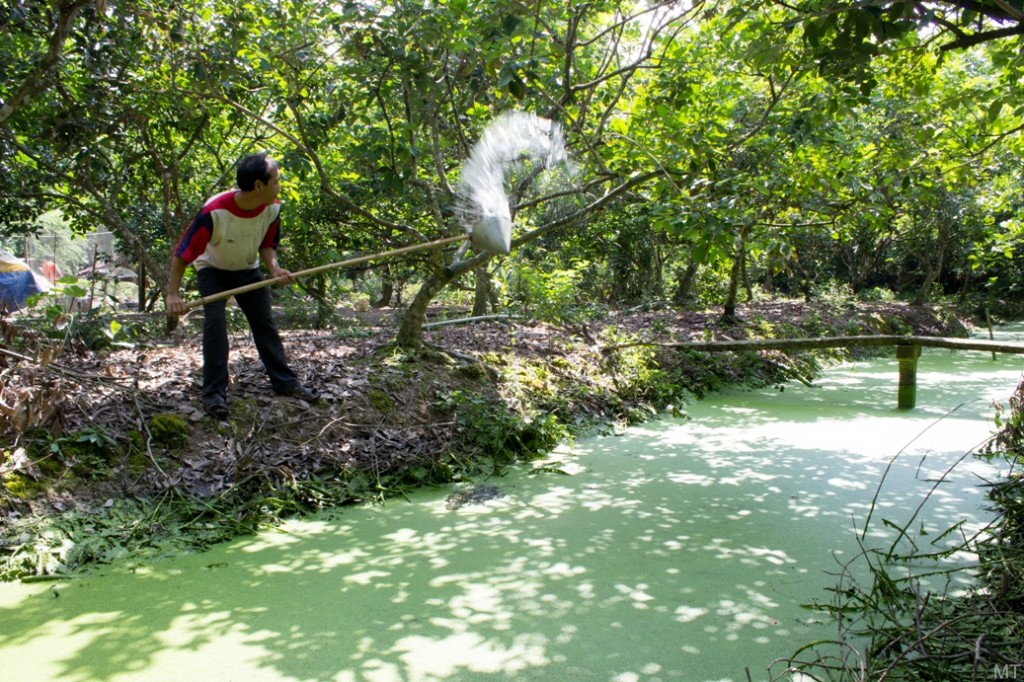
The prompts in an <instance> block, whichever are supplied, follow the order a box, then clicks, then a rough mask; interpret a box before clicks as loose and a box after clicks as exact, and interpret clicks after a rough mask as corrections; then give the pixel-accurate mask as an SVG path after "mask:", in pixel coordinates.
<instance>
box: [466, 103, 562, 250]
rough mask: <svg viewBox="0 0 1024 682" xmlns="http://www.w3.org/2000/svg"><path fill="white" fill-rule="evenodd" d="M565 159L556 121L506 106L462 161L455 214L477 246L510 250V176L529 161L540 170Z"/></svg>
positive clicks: (478, 247)
mask: <svg viewBox="0 0 1024 682" xmlns="http://www.w3.org/2000/svg"><path fill="white" fill-rule="evenodd" d="M565 161H566V152H565V141H564V138H563V136H562V127H561V125H559V124H558V123H555V122H553V121H550V120H548V119H546V118H541V117H540V116H537V115H536V114H530V113H526V112H522V111H506V112H504V113H502V114H501V115H499V116H498V117H497V118H495V119H494V120H493V121H491V122H490V123H489V124H488V125H487V127H486V128H484V131H483V134H482V135H481V136H480V140H479V141H478V142H477V143H476V145H475V146H474V147H473V150H472V152H471V153H470V156H469V159H468V160H467V161H466V163H465V164H464V165H463V167H462V182H461V185H460V187H459V202H458V206H457V215H458V218H459V220H460V221H461V222H462V224H463V225H464V226H465V227H466V231H467V232H471V233H472V235H473V239H472V241H473V245H474V247H475V248H477V249H484V250H487V251H492V252H497V253H508V252H509V250H510V248H511V241H512V215H511V211H510V209H509V197H508V192H507V189H506V180H507V179H508V178H509V177H510V175H511V174H512V172H513V171H515V170H516V169H518V168H520V167H522V166H524V165H529V166H530V167H531V168H534V169H536V168H537V166H538V165H539V167H540V169H541V170H545V169H549V168H552V167H554V166H555V165H557V164H559V163H563V162H565Z"/></svg>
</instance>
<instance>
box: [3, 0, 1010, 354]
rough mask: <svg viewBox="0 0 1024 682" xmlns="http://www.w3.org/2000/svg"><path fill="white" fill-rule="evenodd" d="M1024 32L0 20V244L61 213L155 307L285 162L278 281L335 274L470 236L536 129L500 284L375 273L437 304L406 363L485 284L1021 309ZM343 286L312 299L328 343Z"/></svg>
mask: <svg viewBox="0 0 1024 682" xmlns="http://www.w3.org/2000/svg"><path fill="white" fill-rule="evenodd" d="M1022 22H1024V2H1021V1H1020V0H983V1H982V0H979V1H970V0H965V1H962V2H905V1H900V2H895V1H894V2H869V3H864V2H852V1H850V2H840V1H835V0H804V1H791V2H785V1H781V0H758V1H757V2H727V1H721V2H712V1H697V2H670V1H668V2H629V1H625V2H605V3H587V4H583V5H573V4H569V5H559V4H554V5H552V4H544V3H517V2H507V1H505V0H501V1H499V2H486V3H483V2H474V1H472V0H459V1H456V2H448V3H443V4H435V3H425V2H419V1H413V2H396V3H392V4H389V5H381V4H379V3H373V2H357V1H349V2H344V3H324V2H310V1H306V0H286V1H283V2H281V1H276V0H247V1H246V2H243V3H226V2H221V1H219V0H203V1H199V0H192V1H188V2H173V3H172V2H168V1H167V0H142V1H140V2H133V3H122V2H115V1H111V2H97V1H87V0H64V1H61V2H40V1H34V0H22V1H19V2H12V3H7V4H6V5H5V7H4V8H3V10H2V12H0V60H2V61H3V63H4V64H5V70H4V75H3V77H2V79H0V205H2V206H0V208H2V213H0V215H2V216H3V218H2V219H0V220H2V222H3V233H4V235H6V236H7V237H8V238H9V239H10V238H11V237H13V236H15V235H18V234H24V233H32V232H36V231H38V230H39V221H38V220H37V218H38V216H40V215H41V214H43V213H45V212H47V211H51V210H54V209H59V210H61V211H62V212H63V213H64V215H65V216H66V217H67V219H68V220H69V221H70V223H71V225H72V226H73V227H74V228H75V229H77V230H79V231H87V230H90V229H103V230H109V231H111V232H113V233H114V234H116V235H117V238H118V241H119V243H120V246H121V249H122V251H123V252H125V253H128V254H131V257H132V258H133V259H135V260H137V261H138V262H140V263H142V264H144V266H145V268H146V270H147V271H148V272H150V273H152V275H153V280H154V282H155V284H156V285H157V286H158V287H160V286H163V284H164V279H165V276H164V274H163V273H164V272H165V269H166V262H167V256H168V254H169V251H170V249H171V247H172V246H173V244H174V243H175V241H176V239H177V237H178V235H179V234H180V232H181V230H182V229H183V228H184V226H185V225H186V224H187V223H188V221H189V219H190V218H191V216H192V215H193V214H194V212H195V211H196V210H197V208H198V207H199V205H200V203H201V202H202V201H203V200H204V199H205V198H206V197H207V196H208V195H209V194H211V193H213V192H214V191H216V190H218V189H221V188H223V187H224V186H226V185H229V184H230V183H231V179H232V177H233V173H232V165H233V164H234V162H235V161H236V160H237V159H238V158H239V157H240V156H242V155H243V154H244V153H246V152H249V151H252V150H254V149H267V150H269V151H270V152H271V153H272V154H273V155H275V156H276V157H277V158H279V159H280V161H281V164H282V167H283V169H284V181H285V182H284V184H285V188H284V192H283V201H284V203H285V213H284V216H285V226H286V227H285V229H286V233H285V242H284V245H283V247H282V250H283V259H284V260H285V262H286V263H287V264H288V265H289V267H290V268H291V269H293V270H298V269H303V268H309V267H314V266H318V265H322V264H325V263H329V262H332V261H337V260H341V259H343V258H344V257H346V256H347V255H351V254H355V253H366V252H375V251H381V250H385V249H390V248H395V247H402V246H409V245H413V244H417V243H425V242H427V241H429V240H431V239H434V238H437V237H441V236H446V235H453V234H458V233H460V232H461V231H464V230H466V229H467V227H466V225H464V224H461V221H460V218H459V212H458V211H457V210H456V209H457V206H458V204H459V201H460V196H459V182H460V177H459V174H460V172H461V169H462V167H463V164H464V163H465V161H466V159H467V158H468V157H469V155H470V152H471V150H472V149H473V146H474V144H476V143H477V141H478V140H479V139H480V137H481V135H482V133H483V131H484V129H485V127H486V126H487V124H488V123H490V122H492V121H494V120H495V119H496V118H497V117H498V115H499V114H500V113H502V112H504V111H509V110H518V111H523V112H530V113H532V114H536V115H538V116H542V117H544V118H546V119H550V120H552V121H555V122H557V123H558V124H559V125H560V126H561V128H562V130H563V131H564V134H565V139H566V145H567V149H568V156H569V159H570V160H571V163H572V172H571V174H569V173H564V174H562V175H560V176H558V178H557V182H556V181H554V180H552V179H551V178H550V177H548V178H545V177H544V174H543V173H540V172H538V171H537V169H536V168H534V169H531V168H523V167H518V168H513V167H512V166H513V165H515V164H511V165H510V167H509V168H508V169H507V172H506V174H505V182H506V185H507V190H508V197H509V202H510V210H511V212H512V215H513V216H514V218H515V232H514V241H513V245H514V248H513V252H512V253H511V254H510V255H509V256H507V257H495V255H494V254H490V253H486V252H480V253H475V252H474V251H473V250H472V249H469V250H468V251H467V250H466V249H461V250H459V251H456V252H454V253H453V252H452V251H447V252H440V251H431V252H427V253H423V254H418V255H417V256H415V257H413V258H412V259H411V260H409V261H403V262H402V263H382V264H380V265H378V266H377V268H376V273H377V275H376V276H377V277H378V280H377V283H378V285H379V287H380V292H381V296H380V302H381V303H388V302H390V301H389V300H388V298H389V295H390V294H389V293H388V292H390V291H392V290H393V288H394V287H395V286H396V285H397V286H398V287H401V286H402V285H403V284H404V283H413V282H414V283H415V284H416V285H417V287H416V288H414V289H413V290H414V291H417V292H418V294H417V295H416V296H415V297H414V298H413V300H412V301H411V302H410V303H409V305H408V308H407V313H406V317H405V320H404V323H403V325H402V327H401V331H400V333H399V341H400V342H401V343H403V344H406V345H416V344H417V343H418V342H419V341H420V329H421V326H422V323H423V320H424V313H425V311H426V309H427V306H428V305H429V304H430V303H431V302H432V300H434V298H435V297H436V296H438V295H439V294H441V293H442V292H444V291H445V290H446V289H447V288H448V287H449V286H450V285H451V284H453V283H455V282H457V281H459V280H460V279H461V278H463V276H464V275H467V274H473V275H474V276H475V278H476V283H477V289H478V294H480V292H483V293H482V294H480V295H478V298H477V305H478V307H482V306H486V305H487V304H488V303H487V302H488V301H490V302H491V303H492V304H493V302H494V301H496V300H497V301H500V302H501V303H503V304H506V305H517V304H518V305H527V306H530V305H532V306H533V307H534V308H535V309H536V308H537V307H538V304H539V302H538V300H537V299H538V297H548V298H558V297H560V296H564V297H566V299H568V300H566V301H564V302H560V303H559V304H558V305H556V306H551V307H550V308H551V310H553V311H554V310H557V311H560V313H561V314H563V315H564V314H567V311H569V310H571V308H572V307H573V306H574V305H577V304H585V303H587V302H594V301H597V302H600V303H602V304H610V305H634V304H636V303H638V302H643V301H647V300H655V299H674V300H675V302H676V304H678V305H685V304H686V302H687V301H694V300H696V301H699V302H701V303H705V304H713V305H722V306H723V310H724V313H725V314H726V315H729V314H731V313H732V311H733V310H734V309H735V305H736V302H737V301H738V300H739V299H740V298H742V297H744V296H746V297H748V298H749V297H751V296H754V295H756V290H757V289H765V290H771V291H781V292H783V293H787V294H798V295H803V296H806V297H813V296H815V295H817V293H818V292H819V291H820V290H822V289H823V288H826V287H829V286H834V285H835V284H836V283H841V284H842V286H847V287H849V288H850V289H851V290H852V291H853V292H855V293H857V292H866V291H869V290H872V289H885V290H888V291H891V292H894V294H896V295H905V296H907V297H910V298H913V300H915V301H918V302H923V301H926V300H928V299H929V298H930V297H933V296H935V295H960V296H967V295H972V294H978V295H981V294H982V293H983V294H984V295H985V296H987V297H988V298H989V299H992V298H1000V297H1010V296H1012V295H1013V294H1015V292H1016V290H1017V288H1018V286H1019V284H1020V273H1019V270H1020V269H1019V268H1018V267H1017V264H1016V251H1017V245H1018V243H1019V241H1020V238H1021V237H1020V225H1021V215H1020V211H1021V200H1020V189H1021V187H1020V169H1019V164H1018V163H1017V161H1016V159H1017V158H1018V156H1019V146H1020V144H1021V143H1020V134H1019V133H1020V130H1021V125H1022V121H1024V97H1022V92H1021V85H1020V78H1019V73H1020V70H1021V69H1022V68H1024V64H1022V59H1024V57H1022V56H1021V55H1022V51H1021V50H1020V35H1021V32H1022V31H1024V23H1022ZM7 245H8V247H9V248H10V247H12V246H13V244H12V243H8V244H7ZM560 278H561V279H560ZM566 278H568V279H566ZM562 280H564V281H569V282H571V283H572V286H571V287H568V288H566V287H564V286H561V285H559V284H558V282H559V281H562ZM331 286H332V280H331V279H330V278H329V277H328V276H323V277H317V278H314V280H313V281H311V282H309V283H307V285H306V286H305V288H304V293H306V294H309V293H312V294H314V295H315V297H316V300H318V301H319V302H320V303H321V307H322V311H321V312H322V313H323V315H322V316H321V317H320V318H319V319H320V321H321V323H323V321H324V320H325V319H326V318H325V317H324V316H326V315H329V311H330V310H331V308H332V306H333V302H332V301H331V291H332V290H331ZM562 303H567V304H569V305H568V306H566V305H562Z"/></svg>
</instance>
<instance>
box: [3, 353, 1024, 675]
mask: <svg viewBox="0 0 1024 682" xmlns="http://www.w3.org/2000/svg"><path fill="white" fill-rule="evenodd" d="M1006 338H1012V336H1008V337H1006ZM1021 367H1024V357H1010V356H1000V357H999V359H998V360H997V361H995V362H993V361H992V359H991V356H989V355H986V354H985V353H980V352H971V353H958V354H951V353H948V352H943V351H932V350H926V351H925V353H924V355H923V357H922V359H921V363H920V365H919V368H918V381H919V393H918V399H917V404H918V408H917V409H915V410H914V411H912V412H901V411H898V410H896V409H895V402H896V372H897V369H896V361H895V359H894V358H893V359H884V360H877V361H871V362H863V363H854V364H850V365H846V366H843V367H841V368H837V369H835V370H832V371H830V372H829V373H828V374H827V376H826V377H824V378H823V379H822V380H820V381H819V382H816V386H815V387H810V388H809V387H805V386H799V385H791V386H787V387H786V389H785V391H783V392H779V391H776V390H765V391H754V392H739V391H737V392H731V393H727V394H723V395H719V396H715V397H713V398H711V399H709V400H706V401H703V402H701V403H699V404H696V405H693V406H691V408H690V409H689V418H687V419H682V418H679V417H666V418H665V419H663V420H660V421H657V422H654V423H651V424H648V425H645V426H642V427H638V428H632V429H629V430H627V431H626V432H625V433H624V434H623V435H621V436H617V437H604V438H597V439H592V440H587V441H584V442H581V443H579V444H577V446H576V447H574V448H573V449H572V450H566V451H564V452H560V453H557V456H556V457H555V458H553V462H548V463H546V466H549V467H550V466H557V467H561V469H562V470H563V471H564V472H565V474H566V475H559V474H555V473H532V472H531V470H529V469H524V470H521V471H516V472H514V473H513V474H511V475H509V476H507V477H505V478H501V479H493V480H489V481H485V482H481V483H482V484H483V485H486V486H494V487H496V488H497V489H498V491H499V492H500V494H499V495H491V494H488V495H483V496H480V497H479V498H477V497H474V496H472V495H465V494H463V495H461V496H460V497H459V498H458V499H459V500H460V501H465V503H462V504H457V505H453V504H451V499H452V498H451V497H450V496H451V495H452V493H453V492H459V491H456V490H455V489H451V488H449V489H444V490H432V491H424V492H422V493H419V494H416V495H415V496H413V497H412V498H411V499H409V500H407V501H405V500H402V501H391V502H388V503H387V504H386V505H384V506H369V507H361V508H352V509H347V510H344V511H343V512H339V513H334V514H330V515H324V516H323V517H321V518H317V519H308V520H296V521H291V522H289V523H287V524H286V525H285V526H284V527H283V528H282V529H280V530H279V531H273V532H267V533H264V534H261V535H259V536H257V537H254V538H246V539H242V540H240V541H237V542H233V543H230V544H226V545H224V546H220V547H217V548H215V549H214V550H212V551H209V552H206V553H202V554H196V555H190V556H183V557H178V558H174V559H168V560H164V561H159V562H155V563H152V564H150V565H145V566H138V565H134V566H133V565H131V564H124V565H119V566H114V567H109V568H105V569H104V570H103V571H102V572H98V573H97V574H94V575H92V576H89V577H85V578H82V579H78V580H73V581H58V582H53V583H33V584H5V585H0V658H2V659H3V661H4V663H3V669H4V673H3V679H4V680H7V681H9V682H46V681H48V680H62V681H68V682H91V681H94V680H104V681H111V682H129V681H131V682H147V681H160V682H167V681H173V680H190V681H191V680H204V681H218V682H219V681H230V680H238V681H239V682H241V681H245V682H253V681H261V680H266V681H268V682H269V681H273V682H278V681H283V680H289V681H291V680H301V681H326V680H332V681H339V682H356V681H359V682H362V681H367V682H398V681H402V682H406V681H408V682H428V681H433V680H506V679H516V680H552V681H562V680H602V681H609V682H655V681H658V680H688V681H707V680H735V681H742V680H746V679H747V671H748V670H749V673H750V677H751V679H754V680H764V679H767V676H768V673H767V669H768V668H769V666H770V665H771V664H772V661H773V660H774V659H775V658H777V657H785V656H788V655H789V654H791V653H792V652H793V651H794V650H795V649H796V648H797V647H798V646H800V645H802V644H804V643H806V642H808V641H810V640H813V639H818V638H821V637H829V636H832V635H834V634H835V628H834V626H833V625H832V624H830V623H828V622H825V621H824V620H823V617H822V616H821V615H820V614H818V613H816V612H814V611H810V610H807V609H805V608H803V607H802V605H803V604H806V603H808V602H811V601H819V602H828V601H829V595H828V594H827V593H826V589H827V588H829V587H832V586H834V585H835V583H836V579H835V575H834V574H835V573H836V571H837V570H838V568H839V564H840V563H841V562H846V561H849V560H850V559H852V558H854V556H855V555H856V553H857V551H858V550H857V542H856V538H857V534H858V533H860V532H861V531H862V529H863V526H864V522H865V519H866V516H867V512H868V510H869V509H870V507H871V500H872V498H873V497H874V495H875V493H876V488H877V487H878V485H879V481H880V480H881V479H882V477H883V473H884V472H886V469H887V467H890V463H891V467H890V468H889V471H888V473H887V474H886V475H885V480H884V483H883V485H882V489H881V493H880V496H879V501H878V504H877V506H876V508H875V511H874V512H873V515H874V517H875V521H873V522H872V524H871V527H870V528H869V529H868V532H867V534H866V538H865V542H867V543H868V544H872V543H877V544H879V545H884V543H887V542H888V533H886V532H883V530H884V529H885V526H884V525H883V524H882V523H881V519H882V518H891V519H893V520H895V521H902V520H903V519H905V518H908V517H909V515H910V514H912V513H913V510H914V509H915V508H916V507H917V505H918V504H919V502H920V500H921V498H922V496H923V495H924V494H925V493H926V492H927V490H928V489H929V488H930V487H931V486H932V483H930V482H929V479H934V478H936V477H938V476H942V475H943V474H944V473H945V472H946V471H947V469H948V468H949V466H950V465H951V464H952V462H953V461H955V460H956V459H958V458H960V457H961V456H962V455H963V454H964V453H965V452H967V451H968V450H970V449H971V448H973V447H975V446H976V445H977V444H979V443H980V442H981V441H983V440H984V439H985V438H986V437H987V436H988V435H989V434H990V433H991V432H992V430H993V429H994V425H993V422H992V415H993V410H992V408H991V403H992V402H993V401H1001V402H1005V400H1006V399H1007V398H1008V397H1009V396H1010V395H1011V393H1012V392H1013V389H1014V388H1015V387H1016V385H1017V383H1018V381H1019V380H1020V376H1021V371H1020V369H1021ZM897 454H898V455H899V456H898V457H896V459H895V461H892V459H893V457H894V456H896V455H897ZM994 471H995V470H994V469H993V468H992V467H991V466H990V465H988V464H985V463H983V462H980V461H978V460H975V459H973V458H968V459H967V460H965V461H964V462H963V463H962V464H961V465H959V466H958V467H956V469H955V470H954V471H953V472H952V474H950V475H949V476H948V477H947V480H948V482H947V483H944V484H941V485H940V486H938V490H937V491H936V492H935V494H933V496H932V498H931V500H930V501H929V504H928V505H926V507H925V509H924V510H923V511H922V513H921V517H920V518H921V521H920V522H921V524H922V525H921V528H922V529H924V530H927V529H933V530H938V529H940V527H941V528H943V529H944V528H945V527H947V526H948V525H949V524H950V523H952V522H953V521H954V520H955V519H959V518H964V519H966V520H967V525H968V526H977V525H980V524H982V523H983V522H984V521H985V520H986V518H987V517H986V516H985V512H984V511H983V498H982V494H981V492H980V490H979V487H978V484H979V482H980V479H979V478H978V477H979V476H988V477H991V476H993V475H994ZM462 492H463V493H464V492H465V491H462ZM916 527H917V525H916V524H915V528H916Z"/></svg>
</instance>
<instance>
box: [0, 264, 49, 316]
mask: <svg viewBox="0 0 1024 682" xmlns="http://www.w3.org/2000/svg"><path fill="white" fill-rule="evenodd" d="M48 284H49V282H46V281H45V280H44V279H43V277H42V276H41V275H36V274H35V273H34V272H32V269H31V268H30V267H29V266H28V264H27V263H25V261H23V260H21V259H20V258H15V257H14V256H11V255H10V254H7V253H3V254H0V311H5V310H6V311H8V312H12V311H15V310H18V309H19V308H22V307H24V306H25V301H26V299H27V298H28V297H29V296H31V295H32V294H38V293H42V292H43V291H45V290H46V289H47V288H48V287H47V285H48Z"/></svg>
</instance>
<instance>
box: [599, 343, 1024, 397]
mask: <svg viewBox="0 0 1024 682" xmlns="http://www.w3.org/2000/svg"><path fill="white" fill-rule="evenodd" d="M636 346H657V347H659V348H677V349H679V350H695V351H701V352H704V353H716V352H729V351H734V352H735V351H756V350H813V349H816V348H852V347H856V346H896V359H897V360H898V361H899V387H898V389H897V398H896V406H897V407H898V408H899V409H901V410H911V409H913V408H914V407H916V405H917V361H918V359H919V358H920V357H921V348H922V347H923V346H927V347H930V348H947V349H949V350H982V351H989V352H991V353H992V357H993V359H994V358H995V354H996V353H1014V354H1024V344H1021V343H1005V342H1001V341H986V340H984V339H957V338H950V337H945V336H897V335H879V336H823V337H819V338H814V339H745V340H742V341H680V342H674V343H673V342H666V343H658V342H644V341H638V342H636V343H619V344H615V345H611V346H603V347H602V348H601V352H602V353H611V352H613V351H615V350H618V349H620V348H631V347H636Z"/></svg>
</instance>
